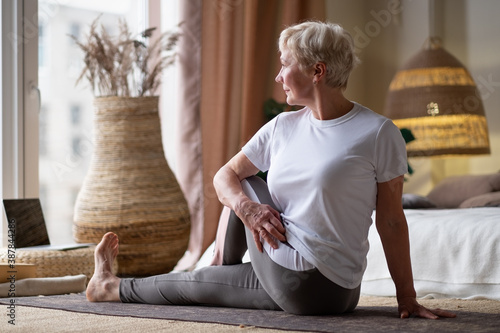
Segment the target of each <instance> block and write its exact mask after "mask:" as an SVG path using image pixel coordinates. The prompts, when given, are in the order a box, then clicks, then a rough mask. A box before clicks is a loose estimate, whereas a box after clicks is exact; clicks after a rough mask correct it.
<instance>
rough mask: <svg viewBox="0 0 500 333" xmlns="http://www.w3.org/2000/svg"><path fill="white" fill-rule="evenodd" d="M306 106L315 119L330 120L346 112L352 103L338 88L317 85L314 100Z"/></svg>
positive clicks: (350, 108) (349, 109)
mask: <svg viewBox="0 0 500 333" xmlns="http://www.w3.org/2000/svg"><path fill="white" fill-rule="evenodd" d="M308 107H309V109H311V111H312V113H313V115H314V117H315V118H316V119H318V120H330V119H335V118H339V117H342V116H343V115H345V114H347V113H348V112H349V111H351V110H352V108H353V107H354V103H353V102H351V101H350V100H348V99H347V98H345V96H344V94H343V93H342V90H341V89H340V88H333V89H332V88H328V87H323V89H321V88H320V87H318V89H317V91H316V93H315V98H314V102H313V103H312V105H308Z"/></svg>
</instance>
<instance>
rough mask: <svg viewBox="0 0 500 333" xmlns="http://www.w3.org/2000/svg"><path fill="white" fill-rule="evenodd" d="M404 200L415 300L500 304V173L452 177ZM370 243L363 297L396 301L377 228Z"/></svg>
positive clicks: (362, 290)
mask: <svg viewBox="0 0 500 333" xmlns="http://www.w3.org/2000/svg"><path fill="white" fill-rule="evenodd" d="M403 199H404V200H403V205H404V207H405V209H404V211H405V215H406V218H407V221H408V228H409V233H410V254H411V259H412V268H413V277H414V280H415V289H416V291H417V296H418V297H427V298H431V297H432V298H461V299H482V298H487V299H494V300H500V173H497V174H492V175H481V176H460V177H450V178H447V179H445V180H444V181H443V182H441V183H440V184H438V185H437V186H436V187H435V188H434V189H433V190H432V191H431V192H430V193H429V194H428V195H427V196H426V197H419V196H415V195H405V196H404V198H403ZM405 199H406V200H405ZM373 218H375V213H374V215H373ZM368 239H369V242H370V250H369V252H368V256H367V260H368V264H367V268H366V272H365V275H364V277H363V282H362V284H361V292H362V294H364V295H373V296H395V295H396V294H395V288H394V283H393V282H392V279H391V277H390V274H389V271H388V268H387V264H386V261H385V256H384V253H383V249H382V244H381V242H380V238H379V235H378V233H377V231H376V228H375V225H372V227H371V228H370V232H369V237H368Z"/></svg>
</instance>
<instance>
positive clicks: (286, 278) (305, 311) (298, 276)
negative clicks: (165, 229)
mask: <svg viewBox="0 0 500 333" xmlns="http://www.w3.org/2000/svg"><path fill="white" fill-rule="evenodd" d="M244 182H248V185H250V187H251V188H252V189H253V191H254V192H255V194H257V197H258V199H259V201H260V202H261V203H266V204H270V205H273V203H272V200H271V197H270V195H269V192H268V189H267V185H266V183H265V182H264V181H262V180H261V179H260V178H258V177H250V178H247V179H246V180H244ZM225 238H226V239H225V243H224V253H223V265H221V266H208V267H204V268H201V269H198V270H195V271H192V272H180V273H169V274H163V275H158V276H152V277H147V278H141V279H122V280H121V283H120V299H121V301H122V302H130V303H148V304H166V305H211V306H226V307H234V308H250V309H267V310H284V311H286V312H289V313H294V314H301V315H321V314H338V313H343V312H349V311H352V310H354V308H355V307H356V305H357V303H358V300H359V291H360V287H357V288H355V289H345V288H343V287H340V286H339V285H337V284H335V283H333V282H332V281H330V280H329V279H327V278H326V277H324V276H323V275H322V274H321V273H320V272H319V271H318V270H317V269H315V268H314V269H311V270H307V271H294V270H290V269H287V268H284V267H282V266H280V265H278V264H276V263H275V262H274V261H272V260H271V259H270V258H269V256H268V255H267V253H266V251H263V252H262V253H261V252H259V251H258V250H257V247H256V246H255V243H254V240H253V236H252V233H251V232H249V231H248V229H247V228H245V227H244V225H243V223H242V222H241V220H240V219H239V218H238V217H237V216H236V215H235V214H234V212H231V215H230V218H229V222H228V226H227V231H226V236H225ZM247 245H248V250H249V253H250V261H251V262H249V263H241V260H242V258H243V256H244V254H245V252H246V250H247Z"/></svg>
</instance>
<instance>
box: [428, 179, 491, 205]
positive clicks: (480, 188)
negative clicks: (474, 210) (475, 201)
mask: <svg viewBox="0 0 500 333" xmlns="http://www.w3.org/2000/svg"><path fill="white" fill-rule="evenodd" d="M495 191H500V173H495V174H490V175H468V176H454V177H448V178H445V179H444V180H443V181H441V182H440V183H439V184H437V185H436V187H434V189H432V191H430V192H429V194H428V195H427V198H429V199H430V200H431V201H432V202H434V203H435V204H436V206H437V207H438V208H458V206H460V204H461V203H462V202H464V201H465V200H467V199H469V198H472V197H475V196H478V195H481V194H485V193H490V192H495Z"/></svg>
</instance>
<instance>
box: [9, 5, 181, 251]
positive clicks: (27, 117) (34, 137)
mask: <svg viewBox="0 0 500 333" xmlns="http://www.w3.org/2000/svg"><path fill="white" fill-rule="evenodd" d="M177 2H178V1H174V0H172V1H170V0H169V1H161V2H160V1H157V0H105V1H102V0H39V1H35V0H18V1H2V3H1V7H0V9H1V11H0V15H1V18H2V22H1V27H2V48H1V52H0V55H1V63H2V66H1V70H2V71H1V74H2V75H1V81H0V82H1V88H2V89H1V95H0V97H1V99H0V103H1V105H2V117H1V126H2V135H1V154H0V158H1V160H0V165H1V168H2V178H1V183H0V190H1V194H2V197H3V198H33V197H40V200H41V202H42V208H43V210H44V216H45V220H46V223H47V226H48V229H49V237H50V240H51V242H52V243H54V244H60V243H67V242H71V241H72V222H73V210H74V203H75V200H76V196H77V194H78V191H79V190H80V187H81V185H82V182H83V179H84V177H85V175H86V173H87V171H88V167H89V164H90V158H91V156H92V153H93V144H94V143H93V124H92V121H93V108H92V101H93V99H94V96H93V95H92V93H91V90H90V88H89V86H88V85H87V84H86V82H85V81H83V82H82V84H80V85H78V86H75V81H76V79H77V77H78V75H79V74H80V72H81V70H82V68H83V52H82V51H81V50H80V49H79V48H78V46H77V45H76V43H75V42H74V41H73V40H72V39H71V38H70V37H69V35H73V36H76V37H77V38H79V39H81V38H84V37H85V36H86V34H87V32H88V29H89V26H90V24H91V23H92V21H93V20H94V19H95V18H97V17H98V16H99V15H101V16H100V23H101V24H102V25H104V26H105V27H106V29H107V30H108V31H109V33H110V34H113V35H114V34H115V33H117V32H118V19H119V18H121V19H125V20H126V21H127V23H128V25H129V27H130V30H131V31H132V32H137V33H138V32H140V31H142V30H144V29H145V28H147V27H150V24H149V23H148V21H149V20H150V19H151V18H153V20H152V21H153V24H154V25H155V26H156V27H158V28H161V29H162V30H168V29H171V28H173V27H175V26H176V25H177V24H178V21H177ZM168 72H169V73H168V76H165V78H168V79H167V80H166V79H164V80H163V84H162V90H161V91H162V102H163V104H164V105H168V108H167V107H165V108H163V109H164V111H162V114H161V118H162V126H163V128H164V133H165V134H164V143H166V144H167V145H168V146H169V147H170V148H169V147H166V154H167V156H168V155H170V159H172V157H173V155H174V154H173V137H174V135H175V133H174V132H175V129H174V124H175V119H173V118H174V110H175V84H174V80H175V66H174V67H172V68H170V69H169V70H168ZM165 95H168V96H165ZM169 151H170V152H169ZM2 218H3V221H2V222H3V223H2V232H1V234H2V244H5V241H6V223H5V218H4V214H2Z"/></svg>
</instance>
